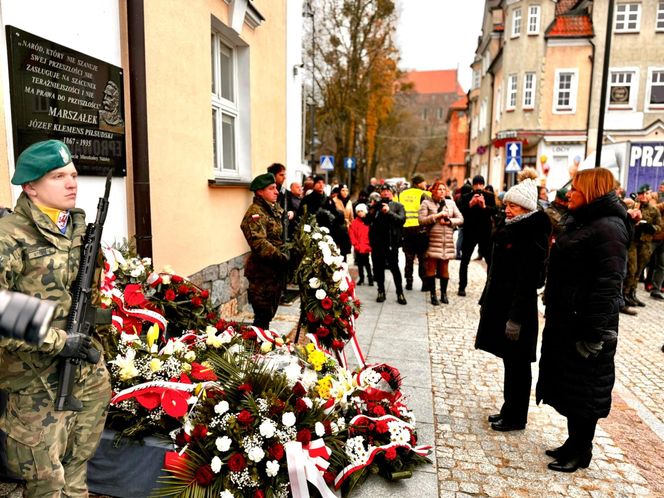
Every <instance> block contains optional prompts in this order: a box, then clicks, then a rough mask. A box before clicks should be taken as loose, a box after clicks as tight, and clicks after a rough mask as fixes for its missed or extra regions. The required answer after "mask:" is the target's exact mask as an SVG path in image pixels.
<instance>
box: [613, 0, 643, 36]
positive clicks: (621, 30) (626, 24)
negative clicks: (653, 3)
mask: <svg viewBox="0 0 664 498" xmlns="http://www.w3.org/2000/svg"><path fill="white" fill-rule="evenodd" d="M621 7H623V8H624V9H625V10H624V11H623V12H621V11H620V8H621ZM631 7H636V20H635V22H636V27H635V28H629V23H630V20H629V14H630V13H631ZM621 15H622V16H624V18H623V19H622V21H620V22H622V23H623V24H624V26H623V27H622V28H619V27H618V22H619V20H618V16H621ZM613 31H614V33H639V32H640V31H641V4H640V3H637V2H626V3H619V4H617V5H616V13H615V16H614V20H613Z"/></svg>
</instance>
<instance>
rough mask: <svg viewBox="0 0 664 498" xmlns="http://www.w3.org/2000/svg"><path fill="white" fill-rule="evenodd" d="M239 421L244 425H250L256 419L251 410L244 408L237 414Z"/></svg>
mask: <svg viewBox="0 0 664 498" xmlns="http://www.w3.org/2000/svg"><path fill="white" fill-rule="evenodd" d="M236 418H237V421H238V422H239V423H241V424H242V425H249V424H251V423H252V422H253V421H254V416H253V415H252V414H251V412H250V411H249V410H242V411H241V412H240V413H238V414H237V417H236Z"/></svg>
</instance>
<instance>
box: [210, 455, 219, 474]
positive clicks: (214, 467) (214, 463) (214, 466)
mask: <svg viewBox="0 0 664 498" xmlns="http://www.w3.org/2000/svg"><path fill="white" fill-rule="evenodd" d="M210 467H211V468H212V472H214V473H215V474H218V473H219V471H220V470H221V458H219V457H218V456H216V457H214V458H213V459H212V461H211V462H210Z"/></svg>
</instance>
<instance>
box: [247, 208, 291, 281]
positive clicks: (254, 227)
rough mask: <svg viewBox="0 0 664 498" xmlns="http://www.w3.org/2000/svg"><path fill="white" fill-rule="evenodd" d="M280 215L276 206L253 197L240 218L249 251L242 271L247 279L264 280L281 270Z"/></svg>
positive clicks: (282, 264) (282, 211)
mask: <svg viewBox="0 0 664 498" xmlns="http://www.w3.org/2000/svg"><path fill="white" fill-rule="evenodd" d="M283 213H284V210H283V209H282V208H281V207H280V206H277V205H275V206H274V207H272V206H270V204H268V202H267V201H265V200H264V199H262V198H261V197H258V196H256V197H254V202H253V203H252V204H251V206H249V208H248V209H247V212H246V213H245V214H244V218H243V219H242V223H241V224H240V228H242V233H243V234H244V238H245V239H247V244H249V247H250V248H251V255H250V256H249V260H248V261H247V265H246V269H245V275H246V276H247V278H248V279H252V278H264V277H266V276H267V275H269V274H274V273H275V272H276V273H282V271H280V270H285V263H287V259H286V257H285V256H284V254H283V253H282V251H281V246H282V245H283V239H282V233H283V225H282V218H283Z"/></svg>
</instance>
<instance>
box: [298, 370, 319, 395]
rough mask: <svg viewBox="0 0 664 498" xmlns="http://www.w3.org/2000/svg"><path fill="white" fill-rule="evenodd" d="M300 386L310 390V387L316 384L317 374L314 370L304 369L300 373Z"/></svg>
mask: <svg viewBox="0 0 664 498" xmlns="http://www.w3.org/2000/svg"><path fill="white" fill-rule="evenodd" d="M301 381H302V385H303V386H304V388H305V389H306V390H309V389H311V387H312V386H313V385H314V384H316V383H317V382H318V374H317V373H316V371H315V370H312V369H310V368H305V369H304V372H302V379H301Z"/></svg>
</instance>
